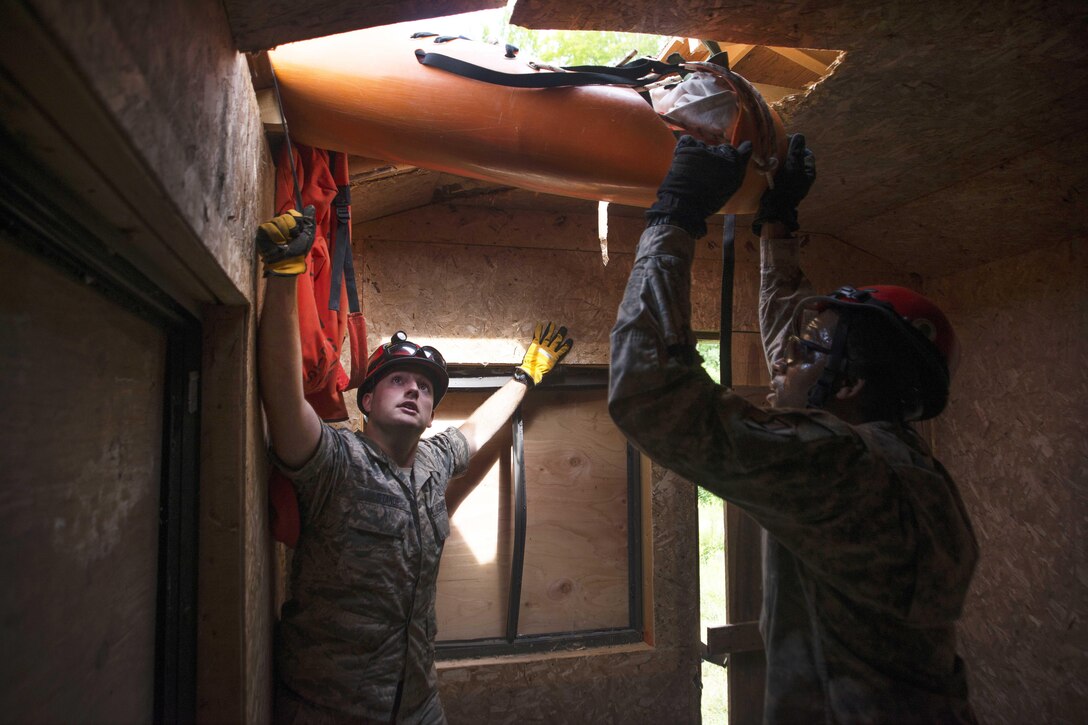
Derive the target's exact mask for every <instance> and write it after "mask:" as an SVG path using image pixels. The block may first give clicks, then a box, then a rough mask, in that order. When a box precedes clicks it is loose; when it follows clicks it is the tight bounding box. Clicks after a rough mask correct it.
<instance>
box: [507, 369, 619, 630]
mask: <svg viewBox="0 0 1088 725" xmlns="http://www.w3.org/2000/svg"><path fill="white" fill-rule="evenodd" d="M540 393H546V394H541V395H534V396H533V397H532V398H531V399H530V400H529V401H527V403H526V405H525V408H526V414H525V417H526V420H525V478H526V490H527V494H528V516H527V527H526V544H525V578H524V581H523V584H522V592H521V596H522V599H521V617H520V620H519V634H545V633H554V632H577V631H582V630H595V629H609V628H613V627H627V626H629V624H630V622H631V616H630V612H629V611H628V547H627V536H628V527H627V519H628V512H627V501H628V481H627V441H626V439H625V438H624V437H623V434H622V433H620V432H619V430H618V429H617V428H616V427H615V424H613V423H612V419H611V418H610V417H609V416H608V409H607V405H606V397H607V391H606V390H603V389H601V390H592V391H569V392H568V391H547V392H546V391H544V390H541V391H540Z"/></svg>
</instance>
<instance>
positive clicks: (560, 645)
mask: <svg viewBox="0 0 1088 725" xmlns="http://www.w3.org/2000/svg"><path fill="white" fill-rule="evenodd" d="M513 371H514V367H513V366H501V367H498V366H487V367H483V366H476V365H450V366H449V373H450V387H449V390H450V391H453V392H456V391H487V390H497V389H498V388H500V387H502V385H504V384H505V383H506V382H507V381H508V380H509V379H510V377H511V375H512V374H513ZM543 385H544V386H546V387H547V388H549V389H568V390H577V389H600V388H607V387H608V369H607V368H605V367H597V366H571V365H565V366H563V367H562V368H560V369H558V370H555V371H554V372H552V373H550V374H549V376H548V379H547V382H546V383H544V384H543ZM511 426H512V428H513V436H512V439H513V440H512V444H511V446H512V451H511V462H512V464H511V465H512V466H513V467H514V470H513V471H512V472H511V473H512V479H513V483H514V506H513V512H514V514H513V516H514V532H513V541H514V550H513V555H512V557H511V571H510V585H509V589H508V591H507V621H506V632H505V636H503V637H488V638H478V639H463V640H438V641H436V642H435V658H436V659H437V660H438V661H440V662H441V661H444V660H456V659H466V658H479V657H487V656H497V655H514V654H530V653H545V652H556V651H563V650H572V649H584V648H592V647H608V646H614V645H623V644H632V643H640V642H644V641H645V640H646V636H647V633H646V631H645V627H644V625H645V616H644V603H645V598H646V592H645V591H644V582H643V578H644V571H643V559H644V557H643V545H644V533H643V526H644V523H645V524H648V523H649V522H648V521H646V522H644V521H643V482H642V479H643V466H644V461H643V457H642V455H641V453H639V451H638V450H637V449H636V448H634V447H633V446H632V445H631V443H630V442H629V441H628V442H627V444H626V458H627V613H628V622H627V625H626V626H624V627H614V628H608V629H597V630H581V631H578V632H555V633H548V634H531V635H521V634H518V632H517V630H518V622H519V615H520V609H521V582H522V576H523V569H524V561H525V538H526V536H525V534H526V518H527V507H528V500H527V491H526V483H525V469H524V460H525V458H524V452H525V436H524V420H523V418H522V411H521V407H520V406H519V407H518V409H517V410H516V411H515V412H514V416H513V419H512V422H511Z"/></svg>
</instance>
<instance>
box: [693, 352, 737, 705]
mask: <svg viewBox="0 0 1088 725" xmlns="http://www.w3.org/2000/svg"><path fill="white" fill-rule="evenodd" d="M695 347H696V350H697V351H698V353H699V355H700V356H701V357H702V359H703V369H704V370H706V372H707V374H708V375H709V376H710V377H711V378H712V379H713V380H714V382H716V383H720V382H721V379H722V376H721V356H720V354H719V345H718V342H717V340H700V341H699V342H698V343H696V346H695ZM696 490H697V491H698V494H699V620H700V627H701V630H700V631H701V633H702V634H701V636H702V637H705V636H706V629H707V627H718V626H721V625H722V624H725V511H724V503H723V502H722V500H721V499H720V498H718V497H717V496H715V495H714V494H712V493H710V491H707V490H706V489H705V488H703V487H702V486H699V487H697V489H696ZM701 681H702V685H703V695H702V719H703V723H704V725H726V723H727V722H728V721H729V707H728V702H727V697H726V693H727V689H726V670H725V668H724V667H719V666H718V665H715V664H712V663H710V662H703V664H702V677H701Z"/></svg>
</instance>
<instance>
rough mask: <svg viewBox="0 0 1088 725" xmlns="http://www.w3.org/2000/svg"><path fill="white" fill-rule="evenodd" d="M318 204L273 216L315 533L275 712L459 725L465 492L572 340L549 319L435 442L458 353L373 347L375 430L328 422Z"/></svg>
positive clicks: (401, 343)
mask: <svg viewBox="0 0 1088 725" xmlns="http://www.w3.org/2000/svg"><path fill="white" fill-rule="evenodd" d="M311 216H312V207H309V208H307V210H306V213H304V214H299V213H298V212H290V213H287V214H283V215H281V216H279V217H276V218H275V219H274V220H272V221H271V222H268V223H266V224H263V225H262V226H261V229H260V231H258V233H257V246H258V250H259V252H260V254H261V257H262V259H263V261H264V267H265V276H266V277H267V278H268V285H267V288H266V293H265V302H264V306H263V308H262V315H261V321H260V330H259V336H258V370H259V373H260V387H261V399H262V402H263V403H264V408H265V413H266V416H267V419H268V428H269V434H270V437H271V442H272V452H273V454H274V459H275V462H276V464H277V465H278V466H279V468H280V469H281V470H282V471H283V472H284V473H285V474H287V476H288V477H289V478H290V479H291V480H292V482H293V483H294V488H295V491H296V492H297V495H298V504H299V513H300V518H301V534H300V536H299V537H298V542H297V546H296V549H295V554H294V559H293V566H292V572H291V587H290V589H291V598H290V600H289V601H287V602H286V603H285V604H284V607H283V611H282V613H281V622H280V631H279V636H278V638H277V644H276V667H277V689H276V701H275V708H274V709H275V712H274V719H275V721H276V722H290V723H341V722H358V723H370V722H383V723H384V722H394V721H395V722H406V723H444V722H445V715H444V713H443V710H442V704H441V702H440V701H439V697H438V687H437V676H436V672H435V667H434V641H435V634H436V626H435V609H434V606H435V584H436V581H437V577H438V565H439V560H440V558H441V556H442V549H443V546H444V543H445V540H446V537H447V536H448V535H449V533H450V523H449V515H450V512H451V511H453V510H454V509H456V507H457V505H458V503H459V502H460V500H461V499H463V498H464V497H465V496H467V494H468V493H469V491H468V490H467V489H466V488H465V487H457V488H450V487H448V486H447V484H448V483H449V481H450V479H451V478H452V477H454V476H457V475H458V474H460V473H462V472H464V470H465V469H466V468H467V466H468V462H469V459H470V458H471V457H472V456H473V455H474V454H475V453H476V452H477V451H478V450H479V449H480V448H481V447H482V446H483V445H484V444H485V443H486V442H487V441H488V440H490V439H491V437H492V436H493V435H494V434H495V433H496V432H497V431H498V430H499V428H500V427H501V426H503V425H504V424H505V423H506V421H507V420H508V419H509V418H510V416H511V414H512V413H513V412H514V410H515V408H516V407H517V406H518V404H519V403H520V402H521V400H522V398H524V396H525V394H526V391H527V390H529V389H530V388H532V387H533V386H535V385H536V384H537V383H539V382H540V381H541V380H542V379H543V377H544V375H546V374H547V373H548V372H549V371H551V370H552V369H553V368H554V367H555V365H556V364H558V362H559V360H560V359H562V357H563V356H564V355H566V353H567V352H568V351H569V350H570V348H571V346H572V345H573V343H572V341H571V340H570V339H569V338H567V337H566V333H567V331H566V328H563V327H557V326H553V325H552V324H550V323H549V324H548V325H538V326H537V328H536V332H535V334H534V337H533V341H532V343H531V344H530V345H529V348H528V351H527V352H526V353H525V357H524V359H523V360H522V363H521V365H520V366H519V367H518V368H516V369H515V372H514V377H513V379H512V380H510V381H509V382H508V383H507V384H506V385H504V386H503V387H502V388H500V389H499V390H498V391H496V392H495V393H494V394H493V395H492V396H491V397H489V398H488V399H487V400H486V401H485V402H484V403H483V405H481V406H480V407H479V408H477V409H476V411H475V412H473V414H472V415H471V416H469V418H468V420H466V421H465V422H464V423H462V424H461V425H460V426H458V427H457V428H452V427H451V428H448V429H447V430H445V431H444V432H442V433H439V434H437V435H435V436H433V437H430V438H427V439H421V436H422V434H423V432H424V431H426V429H427V428H429V427H430V426H431V424H432V422H433V421H434V411H435V408H437V407H438V404H439V403H440V402H441V401H442V397H443V396H444V395H445V393H446V390H447V388H448V386H449V375H448V373H447V371H446V362H445V360H444V359H443V357H442V355H441V353H439V352H438V350H436V349H435V348H433V347H430V346H427V345H419V344H417V343H415V342H412V341H411V340H409V339H408V336H407V335H406V334H405V333H404V332H399V331H398V332H397V333H395V334H394V335H393V336H392V337H391V338H390V340H389V342H388V343H386V344H384V345H382V346H381V347H380V348H379V349H378V350H376V351H375V352H374V354H373V355H371V357H370V360H369V363H368V366H367V376H366V378H365V380H364V381H363V384H362V385H361V386H360V388H359V393H358V401H359V408H360V410H362V412H363V414H364V415H365V416H366V428H365V432H362V433H359V432H355V431H349V430H344V429H336V428H332V427H330V426H328V425H326V424H324V423H323V422H322V421H321V420H320V419H319V418H318V417H317V414H316V413H315V412H314V411H313V409H312V408H311V407H310V406H309V404H308V403H307V402H306V400H305V398H304V397H303V392H302V390H303V389H302V364H301V357H300V353H299V349H300V344H299V332H298V318H297V307H296V302H295V300H296V283H295V279H296V276H297V275H298V274H301V273H303V272H305V271H306V262H305V259H306V254H307V252H308V251H309V249H310V246H311V245H312V244H313V221H312V218H311Z"/></svg>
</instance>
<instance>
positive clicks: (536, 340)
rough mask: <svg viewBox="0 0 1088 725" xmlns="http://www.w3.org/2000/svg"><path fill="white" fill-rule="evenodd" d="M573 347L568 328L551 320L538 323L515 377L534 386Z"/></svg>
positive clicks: (515, 371)
mask: <svg viewBox="0 0 1088 725" xmlns="http://www.w3.org/2000/svg"><path fill="white" fill-rule="evenodd" d="M572 347H574V341H573V340H571V339H570V338H569V337H567V328H565V327H556V326H555V325H553V324H552V323H550V322H549V323H548V324H547V325H537V326H536V332H534V333H533V341H532V343H530V344H529V349H528V350H527V351H526V352H525V359H524V360H522V361H521V365H518V366H517V368H516V369H515V370H514V378H515V379H517V380H520V381H521V382H523V383H525V384H526V385H528V386H529V387H530V388H531V387H533V386H534V385H536V384H537V383H539V382H540V381H541V380H543V379H544V376H545V375H547V374H548V373H549V372H551V370H552V368H554V367H555V366H556V365H558V364H559V361H560V360H562V359H563V356H564V355H566V354H567V353H568V352H570V349H571V348H572Z"/></svg>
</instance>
